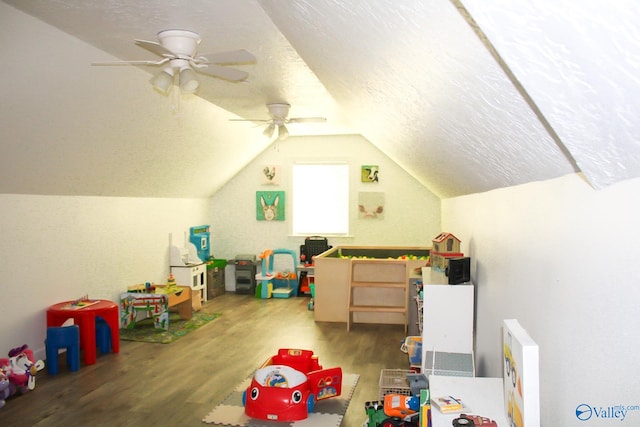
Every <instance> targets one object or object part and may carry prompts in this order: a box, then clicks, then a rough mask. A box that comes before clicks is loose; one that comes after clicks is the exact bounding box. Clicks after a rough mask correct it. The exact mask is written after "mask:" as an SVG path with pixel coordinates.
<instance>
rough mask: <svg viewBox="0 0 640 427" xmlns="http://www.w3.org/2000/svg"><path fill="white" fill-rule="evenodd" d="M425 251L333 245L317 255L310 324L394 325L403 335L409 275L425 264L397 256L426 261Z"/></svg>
mask: <svg viewBox="0 0 640 427" xmlns="http://www.w3.org/2000/svg"><path fill="white" fill-rule="evenodd" d="M429 252H430V248H429V247H415V246H406V247H403V246H337V247H334V248H332V249H331V250H329V251H326V252H324V253H322V254H321V255H318V256H317V257H316V258H315V300H314V303H315V309H314V317H315V320H316V321H319V322H345V323H347V328H348V329H350V328H351V325H352V323H383V324H399V325H404V327H405V331H406V330H407V328H408V319H409V310H410V307H411V308H413V306H410V301H409V275H410V273H411V271H412V270H413V269H415V268H420V267H423V266H425V265H426V262H427V261H426V260H425V259H398V257H401V256H403V255H409V254H410V255H415V256H417V257H426V256H428V255H429ZM340 255H342V257H341V256H340ZM346 257H353V258H346ZM357 257H367V258H366V259H361V258H357Z"/></svg>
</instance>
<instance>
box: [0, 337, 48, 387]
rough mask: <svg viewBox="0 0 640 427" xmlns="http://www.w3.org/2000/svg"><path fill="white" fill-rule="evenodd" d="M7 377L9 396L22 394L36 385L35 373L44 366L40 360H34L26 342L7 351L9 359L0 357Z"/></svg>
mask: <svg viewBox="0 0 640 427" xmlns="http://www.w3.org/2000/svg"><path fill="white" fill-rule="evenodd" d="M0 367H3V369H4V371H5V373H6V376H7V378H8V379H9V396H11V395H13V394H16V393H19V394H24V393H26V392H28V391H29V390H33V389H34V388H35V387H36V374H37V373H38V371H40V370H42V369H43V368H44V362H43V361H42V360H38V361H36V360H35V358H34V357H33V351H32V350H31V349H29V348H28V346H27V345H26V344H24V345H22V346H21V347H16V348H13V349H11V350H10V351H9V359H0Z"/></svg>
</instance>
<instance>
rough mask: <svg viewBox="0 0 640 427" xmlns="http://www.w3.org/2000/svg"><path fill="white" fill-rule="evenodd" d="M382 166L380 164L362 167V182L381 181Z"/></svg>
mask: <svg viewBox="0 0 640 427" xmlns="http://www.w3.org/2000/svg"><path fill="white" fill-rule="evenodd" d="M379 172H380V167H379V166H378V165H363V166H362V168H361V169H360V181H362V182H379V177H378V173H379Z"/></svg>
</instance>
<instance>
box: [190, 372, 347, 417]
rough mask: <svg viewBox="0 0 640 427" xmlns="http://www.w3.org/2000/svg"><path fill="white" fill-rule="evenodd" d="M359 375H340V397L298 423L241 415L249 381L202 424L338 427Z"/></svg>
mask: <svg viewBox="0 0 640 427" xmlns="http://www.w3.org/2000/svg"><path fill="white" fill-rule="evenodd" d="M359 378H360V376H359V375H356V374H343V375H342V394H341V395H340V396H338V397H333V398H331V399H327V400H321V401H319V402H317V403H316V407H315V409H314V412H313V413H311V414H309V416H308V417H307V418H306V419H304V420H300V421H293V422H278V421H267V420H257V419H254V418H250V417H248V416H246V415H245V413H244V406H242V392H243V391H244V390H246V389H247V387H249V384H250V383H251V377H249V378H246V379H245V380H244V381H242V382H241V383H240V384H238V386H237V387H236V388H234V389H233V392H232V393H231V394H230V395H229V396H228V397H227V398H226V399H225V400H224V401H222V403H220V404H219V405H218V406H216V407H215V408H213V410H212V411H211V412H209V414H208V415H207V416H206V417H205V418H204V419H203V420H202V422H205V423H208V424H215V425H220V426H237V427H330V426H339V425H340V424H341V423H342V418H343V417H344V414H345V412H347V408H348V407H349V402H350V401H351V396H352V395H353V391H354V390H355V388H356V385H357V384H358V379H359Z"/></svg>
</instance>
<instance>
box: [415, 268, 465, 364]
mask: <svg viewBox="0 0 640 427" xmlns="http://www.w3.org/2000/svg"><path fill="white" fill-rule="evenodd" d="M430 270H431V269H428V268H423V273H422V275H423V285H424V286H423V288H422V292H423V303H422V310H423V314H422V316H423V317H422V319H423V324H422V368H423V372H434V371H437V370H438V365H440V366H443V363H444V365H447V364H454V365H456V366H457V365H460V369H459V370H460V372H465V373H468V374H470V375H471V376H473V375H475V363H474V360H473V350H474V318H475V314H474V312H475V304H474V291H475V289H474V285H473V284H464V285H462V284H461V285H448V284H442V283H443V282H445V280H444V279H445V278H446V276H444V274H443V275H442V276H440V275H439V274H435V272H431V271H430ZM445 283H446V282H445ZM443 357H444V359H443ZM445 359H446V360H445ZM439 361H442V362H441V363H439ZM449 371H451V372H453V371H454V370H453V369H450V370H449Z"/></svg>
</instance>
